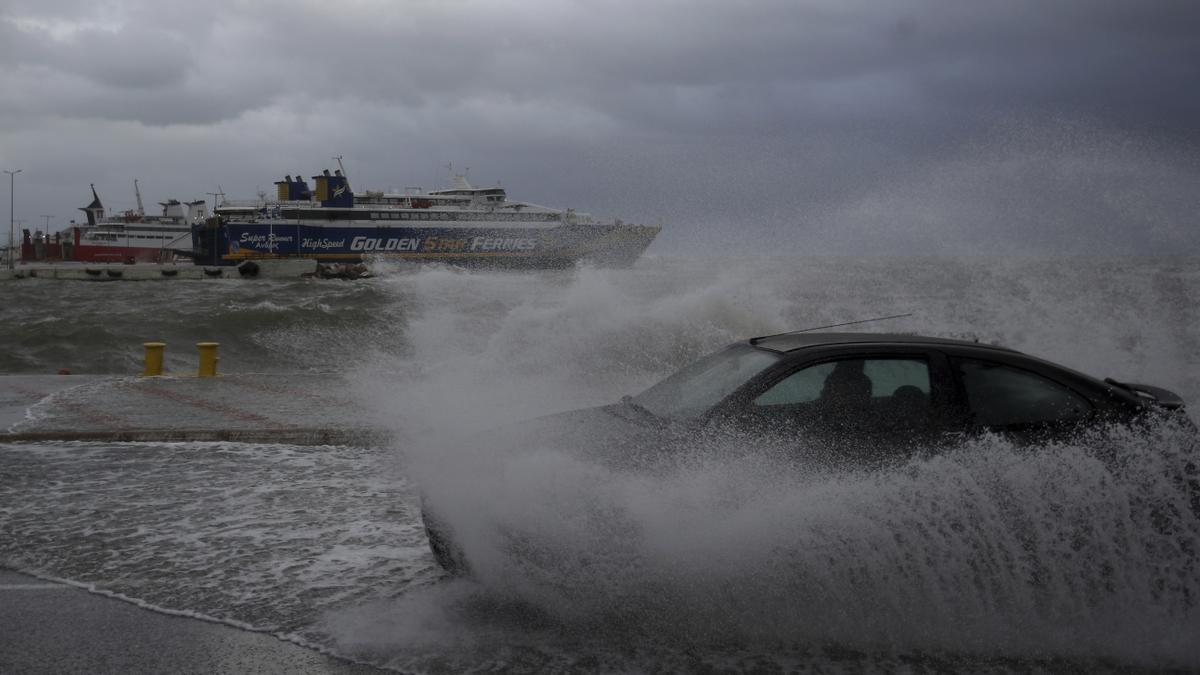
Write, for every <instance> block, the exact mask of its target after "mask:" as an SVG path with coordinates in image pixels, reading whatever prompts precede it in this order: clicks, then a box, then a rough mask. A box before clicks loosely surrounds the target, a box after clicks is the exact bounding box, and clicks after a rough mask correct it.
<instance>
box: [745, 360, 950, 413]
mask: <svg viewBox="0 0 1200 675" xmlns="http://www.w3.org/2000/svg"><path fill="white" fill-rule="evenodd" d="M929 394H930V376H929V364H928V363H927V362H926V361H925V360H924V359H915V358H868V359H862V358H858V359H842V360H838V361H828V362H825V363H820V364H816V365H812V366H809V367H807V368H802V369H801V370H798V371H796V372H795V373H792V374H791V375H789V376H788V377H786V378H784V379H783V380H782V381H780V382H778V383H776V384H775V385H774V386H772V387H771V388H770V389H768V390H767V391H765V392H763V393H762V394H761V395H759V396H758V397H757V398H755V399H754V400H753V401H752V407H753V408H754V409H755V410H756V411H758V413H759V414H763V413H768V414H769V413H775V414H777V415H786V416H788V417H791V418H793V419H794V420H796V421H798V422H801V423H806V424H815V425H819V426H831V427H835V428H842V429H856V430H890V429H902V428H919V427H923V426H925V425H927V424H928V423H929V419H930V414H929V413H930V405H929Z"/></svg>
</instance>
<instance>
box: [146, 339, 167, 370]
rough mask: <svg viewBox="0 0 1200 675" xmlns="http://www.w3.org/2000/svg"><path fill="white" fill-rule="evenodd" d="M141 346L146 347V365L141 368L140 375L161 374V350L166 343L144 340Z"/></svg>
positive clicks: (164, 347) (165, 346)
mask: <svg viewBox="0 0 1200 675" xmlns="http://www.w3.org/2000/svg"><path fill="white" fill-rule="evenodd" d="M142 346H143V347H145V348H146V359H145V360H146V367H145V369H144V370H142V377H154V376H155V375H162V366H163V351H164V350H165V349H166V348H167V343H165V342H144V343H142Z"/></svg>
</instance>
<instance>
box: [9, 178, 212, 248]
mask: <svg viewBox="0 0 1200 675" xmlns="http://www.w3.org/2000/svg"><path fill="white" fill-rule="evenodd" d="M91 187H92V202H91V203H90V204H88V205H87V206H84V207H80V209H79V210H80V211H83V212H84V213H85V214H87V223H86V224H82V223H80V224H75V222H74V221H72V223H71V225H70V226H68V227H66V228H65V229H63V230H61V231H59V232H56V233H54V234H53V235H51V234H50V233H49V232H46V233H43V232H35V233H33V234H31V233H30V231H29V230H22V242H21V261H22V262H58V261H72V262H110V263H112V262H116V263H134V262H170V261H171V260H174V259H175V258H176V256H185V255H188V254H189V253H191V248H192V241H191V232H192V229H191V228H192V225H193V224H194V223H197V222H201V223H202V222H204V220H205V219H206V218H207V217H208V208H207V204H206V202H205V201H204V200H198V201H191V202H180V201H179V200H177V199H169V200H167V201H165V202H159V206H161V207H162V215H160V216H154V215H147V214H146V212H145V209H144V208H143V206H142V193H141V190H140V189H139V187H138V182H137V181H136V180H135V181H133V189H134V193H135V194H136V196H137V205H138V206H137V210H136V211H132V210H131V211H125V212H124V213H122V214H120V215H117V216H106V215H105V210H104V204H103V203H101V201H100V196H99V195H97V194H96V186H95V185H92V186H91Z"/></svg>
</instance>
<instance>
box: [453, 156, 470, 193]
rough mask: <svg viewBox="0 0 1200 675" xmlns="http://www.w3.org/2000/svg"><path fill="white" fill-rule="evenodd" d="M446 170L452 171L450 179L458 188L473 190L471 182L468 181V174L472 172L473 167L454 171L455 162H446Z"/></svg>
mask: <svg viewBox="0 0 1200 675" xmlns="http://www.w3.org/2000/svg"><path fill="white" fill-rule="evenodd" d="M446 171H448V172H450V180H451V181H453V183H454V188H455V189H456V190H472V189H474V188H472V187H471V184H470V183H469V182H467V174H469V173H471V167H469V166H468V167H466V168H465V169H463V172H462V173H454V164H453V163H451V162H446Z"/></svg>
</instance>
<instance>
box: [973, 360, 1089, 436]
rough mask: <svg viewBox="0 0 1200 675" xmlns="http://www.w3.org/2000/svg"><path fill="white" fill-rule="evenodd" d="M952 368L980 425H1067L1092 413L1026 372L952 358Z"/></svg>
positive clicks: (1077, 400)
mask: <svg viewBox="0 0 1200 675" xmlns="http://www.w3.org/2000/svg"><path fill="white" fill-rule="evenodd" d="M955 368H956V370H957V371H958V373H959V376H960V377H961V378H962V384H963V389H964V390H965V391H966V394H967V406H968V407H969V408H970V411H971V414H972V417H973V418H974V420H975V422H976V423H977V424H980V425H983V426H988V427H1012V426H1022V425H1031V424H1045V423H1050V422H1070V421H1073V420H1077V419H1079V418H1081V417H1083V416H1085V415H1087V414H1088V413H1089V412H1091V410H1092V404H1091V402H1090V401H1088V400H1087V399H1086V398H1084V397H1083V396H1080V395H1079V394H1077V393H1075V392H1073V391H1071V390H1070V389H1068V388H1067V387H1065V386H1063V385H1061V384H1059V383H1057V382H1054V381H1053V380H1050V379H1047V378H1045V377H1042V376H1041V375H1038V374H1036V373H1032V372H1030V371H1027V370H1022V369H1020V368H1014V367H1012V366H1007V365H1003V364H1000V363H993V362H990V361H977V360H974V359H955Z"/></svg>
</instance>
